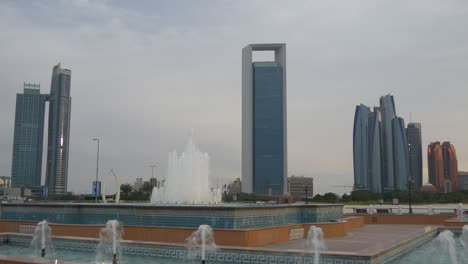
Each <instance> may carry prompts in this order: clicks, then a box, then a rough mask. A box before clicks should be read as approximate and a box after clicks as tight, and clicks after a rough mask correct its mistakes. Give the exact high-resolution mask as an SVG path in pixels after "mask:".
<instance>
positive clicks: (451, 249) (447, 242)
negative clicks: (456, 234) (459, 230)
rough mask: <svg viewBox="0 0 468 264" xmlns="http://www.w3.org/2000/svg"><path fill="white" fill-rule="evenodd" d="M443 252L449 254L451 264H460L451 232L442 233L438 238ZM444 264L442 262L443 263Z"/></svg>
mask: <svg viewBox="0 0 468 264" xmlns="http://www.w3.org/2000/svg"><path fill="white" fill-rule="evenodd" d="M436 241H437V242H438V243H439V246H440V248H441V250H442V252H448V254H449V256H450V261H451V264H458V258H457V252H456V244H455V239H454V238H453V233H452V232H451V231H450V230H444V231H442V232H441V233H440V234H439V235H438V236H437V238H436ZM441 263H442V262H441Z"/></svg>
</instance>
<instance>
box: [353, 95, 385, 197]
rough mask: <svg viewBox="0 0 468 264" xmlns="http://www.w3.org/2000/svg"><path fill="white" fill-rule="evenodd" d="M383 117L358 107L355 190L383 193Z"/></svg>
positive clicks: (355, 114) (355, 126)
mask: <svg viewBox="0 0 468 264" xmlns="http://www.w3.org/2000/svg"><path fill="white" fill-rule="evenodd" d="M380 124H381V115H380V108H378V107H375V108H374V112H372V111H371V110H370V108H369V107H368V106H365V105H363V104H361V105H358V106H356V111H355V113H354V130H353V164H354V190H355V191H370V192H375V193H380V192H382V168H381V152H382V148H381V140H380Z"/></svg>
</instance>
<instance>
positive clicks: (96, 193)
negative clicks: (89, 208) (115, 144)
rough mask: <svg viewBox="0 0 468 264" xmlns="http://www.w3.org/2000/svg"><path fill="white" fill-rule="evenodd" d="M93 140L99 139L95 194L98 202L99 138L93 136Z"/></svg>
mask: <svg viewBox="0 0 468 264" xmlns="http://www.w3.org/2000/svg"><path fill="white" fill-rule="evenodd" d="M93 141H97V153H96V183H95V184H94V196H95V198H96V199H95V202H96V203H97V197H98V175H99V138H93Z"/></svg>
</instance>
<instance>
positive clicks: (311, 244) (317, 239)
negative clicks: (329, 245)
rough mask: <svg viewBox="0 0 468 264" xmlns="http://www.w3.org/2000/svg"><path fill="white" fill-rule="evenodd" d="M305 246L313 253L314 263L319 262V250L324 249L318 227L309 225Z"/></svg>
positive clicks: (323, 242)
mask: <svg viewBox="0 0 468 264" xmlns="http://www.w3.org/2000/svg"><path fill="white" fill-rule="evenodd" d="M306 246H307V247H308V248H310V249H312V252H313V253H314V264H319V263H320V250H324V249H326V246H325V240H324V239H323V231H322V229H321V228H320V227H316V226H311V227H310V229H309V233H308V234H307V240H306Z"/></svg>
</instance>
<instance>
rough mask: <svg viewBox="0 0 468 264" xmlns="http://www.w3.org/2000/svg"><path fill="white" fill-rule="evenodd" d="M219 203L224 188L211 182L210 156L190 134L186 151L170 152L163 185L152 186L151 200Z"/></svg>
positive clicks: (153, 201) (152, 201)
mask: <svg viewBox="0 0 468 264" xmlns="http://www.w3.org/2000/svg"><path fill="white" fill-rule="evenodd" d="M158 202H163V203H166V202H168V203H189V204H192V203H197V204H200V203H205V204H208V203H219V202H221V190H220V189H218V188H214V186H213V185H211V183H210V156H209V155H208V153H205V152H201V151H200V150H199V149H198V148H197V146H196V145H195V143H194V141H193V132H192V133H191V134H190V137H189V140H188V142H187V145H186V146H185V150H184V152H182V153H181V154H180V155H178V154H177V151H175V150H174V151H173V152H171V153H169V159H168V172H167V178H166V181H165V182H164V184H161V186H157V187H154V188H153V193H152V194H151V203H158Z"/></svg>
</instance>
